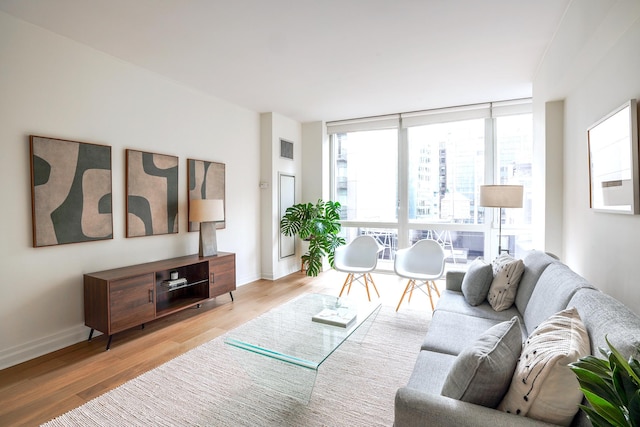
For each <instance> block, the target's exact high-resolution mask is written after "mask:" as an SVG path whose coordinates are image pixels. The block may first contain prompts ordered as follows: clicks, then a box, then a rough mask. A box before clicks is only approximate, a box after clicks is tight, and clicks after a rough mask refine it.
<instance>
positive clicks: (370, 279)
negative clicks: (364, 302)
mask: <svg viewBox="0 0 640 427" xmlns="http://www.w3.org/2000/svg"><path fill="white" fill-rule="evenodd" d="M367 275H368V276H369V281H370V282H371V284H372V285H373V290H374V291H376V294H377V295H378V298H380V292H378V288H377V287H376V283H375V282H374V281H373V277H372V276H371V273H367Z"/></svg>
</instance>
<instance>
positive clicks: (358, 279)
mask: <svg viewBox="0 0 640 427" xmlns="http://www.w3.org/2000/svg"><path fill="white" fill-rule="evenodd" d="M363 280H364V281H363ZM354 281H356V282H358V283H360V284H361V285H362V286H364V287H365V289H366V290H367V298H368V299H369V301H371V294H370V293H369V282H371V285H372V286H373V289H374V290H375V291H376V294H377V295H378V298H380V292H378V288H377V287H376V284H375V282H374V281H373V277H371V273H363V274H359V275H357V276H356V273H349V274H347V278H346V279H345V281H344V284H343V285H342V289H341V290H340V295H338V297H341V296H342V293H343V292H344V290H345V288H347V285H349V287H348V288H347V295H349V292H351V285H352V284H353V282H354Z"/></svg>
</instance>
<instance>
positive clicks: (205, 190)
mask: <svg viewBox="0 0 640 427" xmlns="http://www.w3.org/2000/svg"><path fill="white" fill-rule="evenodd" d="M187 176H188V178H187V181H188V182H187V185H188V192H187V194H188V199H189V200H188V203H187V206H189V207H190V206H191V200H201V199H220V200H222V201H223V206H224V209H225V211H226V209H227V201H226V199H225V164H224V163H218V162H208V161H205V160H195V159H187ZM188 217H189V216H188V215H187V218H188ZM225 218H226V215H225ZM225 227H226V222H225V221H221V222H218V223H216V229H222V228H225ZM199 230H200V223H199V222H191V221H189V231H199Z"/></svg>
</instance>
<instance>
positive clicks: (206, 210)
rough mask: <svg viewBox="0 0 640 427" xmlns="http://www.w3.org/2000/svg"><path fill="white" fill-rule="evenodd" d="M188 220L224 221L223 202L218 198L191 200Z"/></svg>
mask: <svg viewBox="0 0 640 427" xmlns="http://www.w3.org/2000/svg"><path fill="white" fill-rule="evenodd" d="M189 221H191V222H216V221H224V202H223V201H222V200H220V199H200V200H191V202H190V203H189Z"/></svg>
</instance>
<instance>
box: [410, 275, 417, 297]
mask: <svg viewBox="0 0 640 427" xmlns="http://www.w3.org/2000/svg"><path fill="white" fill-rule="evenodd" d="M415 288H416V281H415V280H414V279H411V290H410V291H409V302H411V297H412V296H413V290H414V289H415Z"/></svg>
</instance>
